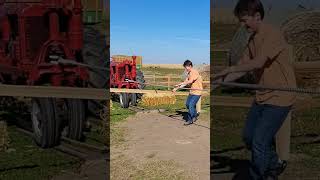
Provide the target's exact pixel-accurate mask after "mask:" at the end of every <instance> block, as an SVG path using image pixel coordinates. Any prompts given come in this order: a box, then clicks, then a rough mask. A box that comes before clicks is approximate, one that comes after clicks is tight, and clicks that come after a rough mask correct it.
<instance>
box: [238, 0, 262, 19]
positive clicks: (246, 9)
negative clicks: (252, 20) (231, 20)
mask: <svg viewBox="0 0 320 180" xmlns="http://www.w3.org/2000/svg"><path fill="white" fill-rule="evenodd" d="M257 12H258V13H260V15H261V20H262V19H263V18H264V7H263V4H262V3H261V1H260V0H239V1H238V3H237V5H236V7H235V8H234V11H233V13H234V15H235V16H236V17H238V18H240V17H241V16H245V15H249V16H253V15H254V14H255V13H257Z"/></svg>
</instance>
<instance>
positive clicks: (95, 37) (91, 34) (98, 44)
mask: <svg viewBox="0 0 320 180" xmlns="http://www.w3.org/2000/svg"><path fill="white" fill-rule="evenodd" d="M82 54H83V62H84V63H86V64H89V65H93V66H98V67H105V68H109V66H110V65H109V59H110V58H109V57H110V54H109V48H108V47H107V43H106V37H105V35H103V34H101V33H100V32H99V31H98V30H96V29H94V28H92V27H90V26H85V28H84V47H83V51H82ZM108 77H109V70H97V69H89V85H88V86H89V87H92V88H106V89H107V88H108V87H109V83H108ZM99 104H100V102H99V101H97V100H89V101H88V110H89V112H90V113H91V114H94V115H99V111H100V110H101V106H99Z"/></svg>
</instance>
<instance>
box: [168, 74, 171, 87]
mask: <svg viewBox="0 0 320 180" xmlns="http://www.w3.org/2000/svg"><path fill="white" fill-rule="evenodd" d="M170 82H171V76H168V90H170Z"/></svg>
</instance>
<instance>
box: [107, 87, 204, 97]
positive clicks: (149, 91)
mask: <svg viewBox="0 0 320 180" xmlns="http://www.w3.org/2000/svg"><path fill="white" fill-rule="evenodd" d="M110 92H111V93H139V94H147V93H153V94H154V93H163V94H173V93H172V92H171V91H163V90H157V91H156V90H142V89H117V88H110ZM202 94H203V96H208V95H210V94H209V92H202ZM175 95H176V96H188V95H189V92H176V93H175Z"/></svg>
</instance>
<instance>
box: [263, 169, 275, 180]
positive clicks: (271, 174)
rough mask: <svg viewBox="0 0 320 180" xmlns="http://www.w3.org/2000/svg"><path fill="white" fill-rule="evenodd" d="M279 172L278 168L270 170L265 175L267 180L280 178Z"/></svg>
mask: <svg viewBox="0 0 320 180" xmlns="http://www.w3.org/2000/svg"><path fill="white" fill-rule="evenodd" d="M277 173H278V172H277V171H276V170H272V171H269V172H268V174H267V175H266V176H265V178H264V179H265V180H278V174H277Z"/></svg>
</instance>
